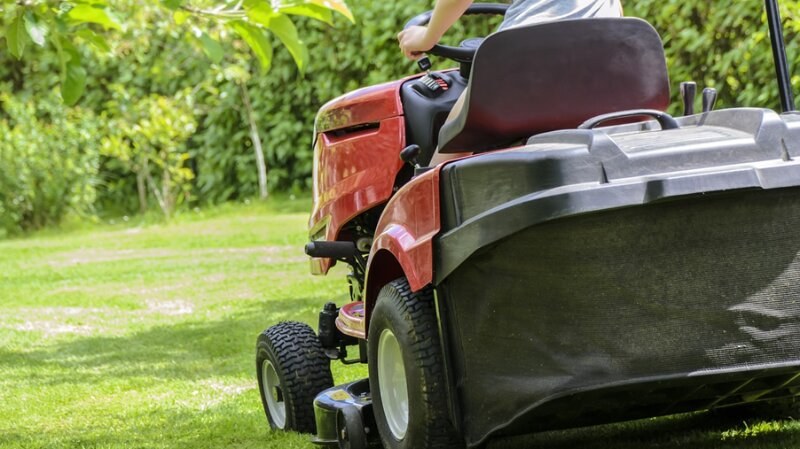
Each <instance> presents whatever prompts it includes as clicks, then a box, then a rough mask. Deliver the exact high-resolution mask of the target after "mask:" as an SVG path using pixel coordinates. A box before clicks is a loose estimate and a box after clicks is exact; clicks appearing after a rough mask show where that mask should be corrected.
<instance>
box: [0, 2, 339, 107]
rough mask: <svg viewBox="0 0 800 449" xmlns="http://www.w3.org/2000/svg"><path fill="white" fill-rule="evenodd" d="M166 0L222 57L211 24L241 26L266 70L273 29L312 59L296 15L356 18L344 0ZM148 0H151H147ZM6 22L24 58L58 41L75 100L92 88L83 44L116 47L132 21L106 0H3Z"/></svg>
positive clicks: (64, 91)
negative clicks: (113, 34)
mask: <svg viewBox="0 0 800 449" xmlns="http://www.w3.org/2000/svg"><path fill="white" fill-rule="evenodd" d="M161 4H162V5H163V6H164V7H165V8H168V9H169V10H172V11H173V12H174V18H175V22H176V23H177V24H178V25H183V24H185V23H187V22H189V23H191V24H192V35H193V36H194V38H195V39H197V40H198V41H199V43H200V44H201V46H202V48H203V50H204V52H205V53H206V55H207V56H208V57H209V58H210V59H211V60H212V61H214V62H216V63H219V62H221V61H222V59H223V58H224V53H225V50H224V48H223V46H222V45H221V44H220V43H219V42H218V41H217V40H216V39H215V38H214V37H212V36H211V34H209V33H208V32H207V31H206V29H209V28H211V27H213V26H214V25H215V24H220V25H222V26H223V27H225V28H227V29H229V30H231V31H233V32H235V33H236V34H238V35H239V37H241V38H242V39H243V40H244V42H246V43H247V44H248V45H249V46H250V48H251V49H252V50H253V53H254V54H255V55H256V56H257V57H258V60H259V62H260V63H261V67H262V69H263V70H264V71H265V72H266V71H267V70H269V67H270V65H271V63H272V53H273V51H272V44H271V41H270V39H269V34H270V33H272V34H274V35H275V36H277V37H278V39H279V40H280V41H281V43H283V45H285V46H286V48H287V49H288V50H289V52H290V53H291V54H292V56H293V57H294V60H295V63H296V64H297V67H298V68H299V69H300V70H301V71H302V70H303V69H304V67H305V65H306V63H307V60H308V50H307V48H306V46H305V44H304V43H303V41H302V39H300V37H299V35H298V33H297V29H296V28H295V25H294V22H293V21H292V19H291V18H290V16H306V17H312V18H314V19H316V20H320V21H323V22H327V23H330V22H331V21H332V20H333V13H334V12H336V13H339V14H341V15H343V16H345V17H347V18H348V19H350V20H351V21H352V20H353V16H352V13H351V12H350V10H349V9H348V8H347V6H346V5H345V3H344V2H343V1H342V0H297V1H292V2H289V3H286V2H282V1H264V0H241V1H235V2H234V1H228V2H224V3H222V4H217V3H216V2H212V3H210V4H209V2H205V4H203V5H196V4H194V3H192V2H189V1H187V0H162V1H161ZM146 5H147V2H145V5H142V6H146ZM0 7H1V9H0V12H1V13H2V22H0V24H2V25H3V26H2V27H1V28H0V31H2V33H0V35H3V36H5V40H6V46H7V48H8V51H9V53H10V54H11V55H12V56H14V57H15V58H17V59H22V58H23V56H24V55H25V50H26V48H27V47H28V46H29V44H32V45H36V46H39V47H42V48H44V47H46V46H47V45H48V44H50V45H52V46H53V48H54V49H55V50H56V52H57V53H58V61H59V65H60V69H61V70H60V73H61V96H62V98H63V99H64V102H65V103H66V104H68V105H74V104H75V103H76V102H77V101H78V100H79V99H80V97H81V96H82V95H83V92H84V90H85V88H86V68H85V67H84V63H83V60H82V56H81V53H80V52H79V51H78V49H77V47H76V46H77V45H80V44H86V45H93V46H95V47H97V48H98V49H100V50H101V51H108V50H110V46H109V43H108V39H107V37H106V35H105V34H106V33H102V32H99V31H100V29H102V30H103V31H106V32H108V31H110V30H116V31H121V30H122V29H123V27H124V26H125V25H127V24H130V22H120V20H119V19H118V18H117V12H116V11H115V10H114V8H113V7H112V6H111V5H109V4H108V3H107V2H105V1H104V0H71V1H54V0H26V1H19V0H3V2H2V3H0Z"/></svg>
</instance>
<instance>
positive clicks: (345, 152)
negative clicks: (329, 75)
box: [309, 81, 406, 274]
mask: <svg viewBox="0 0 800 449" xmlns="http://www.w3.org/2000/svg"><path fill="white" fill-rule="evenodd" d="M401 84H402V82H401V81H397V82H393V83H387V84H383V85H380V86H373V87H368V88H365V89H359V90H357V91H355V92H353V93H350V94H348V95H345V96H344V97H340V98H339V99H336V100H334V101H332V102H330V103H328V104H327V105H325V106H324V107H323V108H322V110H321V111H320V114H319V118H318V119H317V126H318V127H319V128H318V131H323V130H329V129H337V128H341V127H349V126H355V125H360V124H365V123H376V122H379V123H380V126H379V127H378V128H374V129H365V130H362V131H358V132H354V133H352V134H345V135H344V136H337V135H336V134H335V133H332V132H320V134H319V135H318V136H317V140H316V143H315V146H314V209H313V211H312V213H311V219H310V221H309V235H310V237H311V238H312V239H313V238H318V239H323V240H336V239H337V238H338V236H339V232H340V231H341V229H342V226H343V225H344V224H346V223H347V222H348V221H350V220H352V219H353V218H354V217H356V216H358V215H359V214H361V213H363V212H365V211H367V210H369V209H371V208H373V207H375V206H378V205H380V204H383V203H385V202H386V201H388V200H389V198H390V197H391V196H392V193H393V191H392V189H393V188H394V182H395V178H396V176H397V173H398V172H399V171H400V169H401V168H402V167H403V163H402V161H400V156H399V155H400V150H401V149H403V147H404V146H405V134H406V132H405V121H404V119H403V117H402V115H401V114H402V112H403V111H402V104H401V103H400V100H399V89H400V85H401ZM332 265H333V261H332V260H330V259H312V260H311V272H312V273H314V274H325V273H327V272H328V270H329V269H330V267H331V266H332Z"/></svg>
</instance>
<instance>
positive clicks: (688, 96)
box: [681, 81, 697, 115]
mask: <svg viewBox="0 0 800 449" xmlns="http://www.w3.org/2000/svg"><path fill="white" fill-rule="evenodd" d="M695 97H697V83H695V82H694V81H684V82H682V83H681V99H683V115H694V99H695Z"/></svg>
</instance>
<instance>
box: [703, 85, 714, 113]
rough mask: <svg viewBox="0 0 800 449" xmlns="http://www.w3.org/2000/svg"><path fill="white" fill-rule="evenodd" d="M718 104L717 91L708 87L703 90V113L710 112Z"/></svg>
mask: <svg viewBox="0 0 800 449" xmlns="http://www.w3.org/2000/svg"><path fill="white" fill-rule="evenodd" d="M715 104H717V89H714V88H713V87H706V88H705V89H703V112H710V111H711V110H713V109H714V105H715Z"/></svg>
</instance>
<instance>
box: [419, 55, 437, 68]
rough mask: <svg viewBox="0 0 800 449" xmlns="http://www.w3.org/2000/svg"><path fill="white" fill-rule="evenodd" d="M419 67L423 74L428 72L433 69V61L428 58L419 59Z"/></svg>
mask: <svg viewBox="0 0 800 449" xmlns="http://www.w3.org/2000/svg"><path fill="white" fill-rule="evenodd" d="M417 65H418V66H419V69H420V70H422V71H423V72H427V71H428V70H430V69H431V67H433V64H432V63H431V60H430V59H428V57H427V56H423V57H421V58H419V59H418V60H417Z"/></svg>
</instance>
